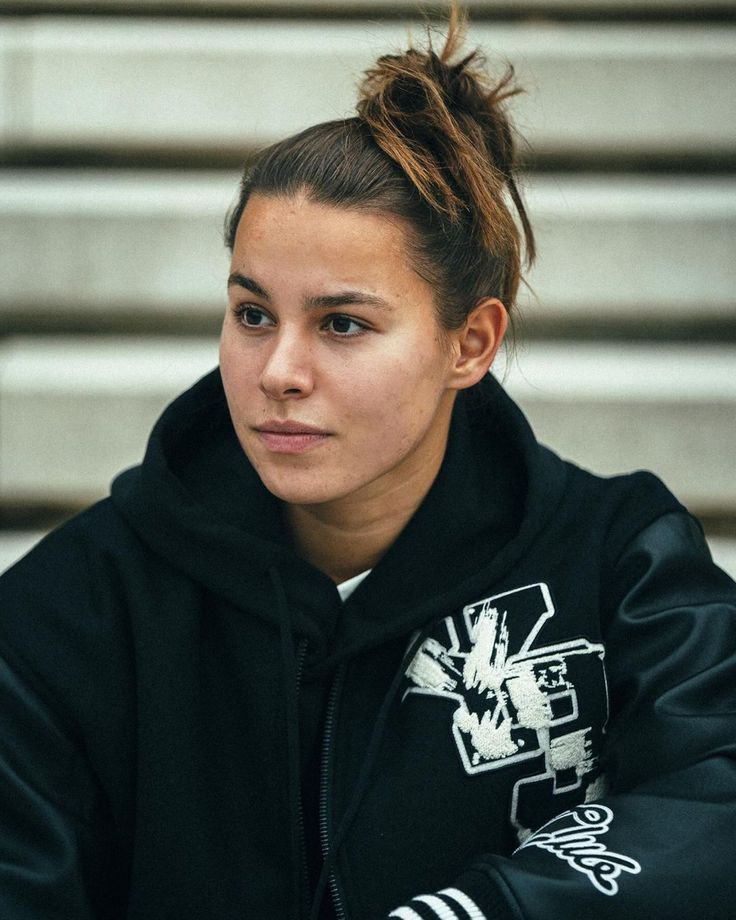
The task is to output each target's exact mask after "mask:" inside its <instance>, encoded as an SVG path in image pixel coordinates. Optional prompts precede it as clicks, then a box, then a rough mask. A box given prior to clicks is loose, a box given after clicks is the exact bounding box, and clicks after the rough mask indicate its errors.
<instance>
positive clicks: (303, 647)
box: [295, 639, 310, 917]
mask: <svg viewBox="0 0 736 920" xmlns="http://www.w3.org/2000/svg"><path fill="white" fill-rule="evenodd" d="M306 657H307V640H306V639H303V640H302V641H301V642H300V643H299V645H298V647H297V651H296V675H295V682H296V705H297V718H298V716H299V691H300V689H301V683H302V672H303V670H304V659H305V658H306ZM300 774H301V771H300ZM299 853H300V856H301V866H302V892H303V894H302V905H301V913H302V916H303V917H306V916H307V914H308V913H309V891H310V885H309V864H308V862H307V841H306V833H305V830H304V802H303V801H302V795H301V790H299Z"/></svg>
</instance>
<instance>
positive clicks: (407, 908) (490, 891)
mask: <svg viewBox="0 0 736 920" xmlns="http://www.w3.org/2000/svg"><path fill="white" fill-rule="evenodd" d="M389 917H391V918H394V920H519V913H518V911H517V910H515V908H514V906H513V904H512V903H511V902H510V901H509V899H508V897H507V896H506V894H505V893H504V891H503V888H502V886H501V883H500V880H499V882H498V883H496V882H495V881H494V879H493V877H492V876H491V875H489V874H487V873H486V872H482V871H479V870H477V869H470V870H468V871H467V872H464V873H463V874H462V875H461V876H460V878H459V879H458V880H457V884H456V885H453V886H451V887H449V888H443V889H442V890H441V891H436V892H434V893H433V894H421V895H417V897H415V898H412V899H411V901H409V902H408V904H405V905H404V906H402V907H397V908H396V910H393V911H391V913H390V914H389Z"/></svg>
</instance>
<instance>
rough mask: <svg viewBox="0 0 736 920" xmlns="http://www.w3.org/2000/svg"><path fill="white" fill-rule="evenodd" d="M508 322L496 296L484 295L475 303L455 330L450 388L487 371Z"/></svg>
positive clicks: (461, 387)
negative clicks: (460, 326) (484, 296)
mask: <svg viewBox="0 0 736 920" xmlns="http://www.w3.org/2000/svg"><path fill="white" fill-rule="evenodd" d="M508 322H509V315H508V313H507V311H506V308H505V307H504V305H503V304H502V303H501V301H500V300H498V298H496V297H487V298H485V299H484V300H481V301H479V302H478V303H477V304H476V305H475V307H474V308H473V309H472V310H471V312H470V313H469V314H468V318H467V319H466V321H465V325H464V326H463V327H462V328H461V329H458V330H457V332H456V333H454V337H455V342H454V346H455V349H454V350H455V360H454V362H453V367H452V383H451V386H452V387H453V389H457V390H464V389H466V388H467V387H471V386H473V384H476V383H478V381H479V380H480V379H481V378H482V377H483V376H484V375H485V374H487V373H488V369H489V368H490V366H491V364H493V359H494V358H495V357H496V352H497V351H498V349H499V348H500V346H501V342H502V341H503V337H504V335H505V334H506V328H507V326H508Z"/></svg>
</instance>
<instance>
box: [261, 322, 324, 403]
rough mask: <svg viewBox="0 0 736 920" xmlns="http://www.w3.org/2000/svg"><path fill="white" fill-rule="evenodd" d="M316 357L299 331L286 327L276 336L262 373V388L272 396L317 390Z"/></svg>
mask: <svg viewBox="0 0 736 920" xmlns="http://www.w3.org/2000/svg"><path fill="white" fill-rule="evenodd" d="M311 364H312V357H311V354H310V349H309V346H308V345H307V343H305V342H304V340H303V339H302V338H301V337H300V336H299V335H298V333H297V332H296V330H293V331H290V330H288V329H284V328H283V327H282V328H281V329H280V330H279V332H278V334H277V335H276V336H274V339H273V345H272V347H271V351H270V353H269V355H268V357H267V359H266V363H265V365H264V366H263V370H262V372H261V382H260V387H261V390H262V391H263V392H264V393H265V394H266V396H268V397H269V398H270V399H294V398H301V397H304V396H308V395H309V394H310V393H311V392H312V390H313V389H314V372H313V368H312V366H311Z"/></svg>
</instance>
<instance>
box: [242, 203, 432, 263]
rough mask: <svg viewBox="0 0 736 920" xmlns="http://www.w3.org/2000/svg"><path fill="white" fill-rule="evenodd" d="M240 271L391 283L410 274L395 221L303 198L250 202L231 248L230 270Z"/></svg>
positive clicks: (402, 232) (404, 231) (404, 238)
mask: <svg viewBox="0 0 736 920" xmlns="http://www.w3.org/2000/svg"><path fill="white" fill-rule="evenodd" d="M244 265H247V266H248V267H249V268H252V269H254V270H255V268H256V267H257V266H258V265H263V267H264V268H267V269H268V268H276V267H278V269H279V271H281V272H283V271H285V270H287V269H289V268H294V267H298V268H299V269H301V270H307V269H312V270H314V269H316V268H318V267H321V268H322V269H323V270H329V271H338V272H339V273H343V272H345V271H347V272H349V273H350V272H353V273H354V272H356V271H358V272H361V273H367V274H368V275H371V276H375V277H384V278H385V276H389V277H396V278H397V280H398V278H399V277H400V276H401V275H404V274H409V273H410V274H414V272H413V270H412V266H411V260H410V257H409V247H408V228H407V227H406V225H405V223H404V222H403V221H402V220H401V218H398V217H394V216H393V215H388V214H385V213H383V212H374V211H365V210H358V209H356V208H340V207H336V206H334V205H329V204H323V203H321V202H316V201H313V200H311V199H309V198H308V197H307V196H306V195H304V194H300V195H296V196H293V197H272V196H267V195H262V194H258V193H257V194H254V195H252V196H251V198H250V199H249V200H248V203H247V205H246V207H245V209H244V211H243V215H242V217H241V219H240V223H239V224H238V231H237V234H236V236H235V242H234V246H233V267H234V268H237V269H241V268H242V267H243V266H244Z"/></svg>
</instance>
